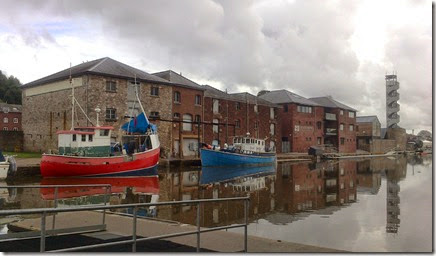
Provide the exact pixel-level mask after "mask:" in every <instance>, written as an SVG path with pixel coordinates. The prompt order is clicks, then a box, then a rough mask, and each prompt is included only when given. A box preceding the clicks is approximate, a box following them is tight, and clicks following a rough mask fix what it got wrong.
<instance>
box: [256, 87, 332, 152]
mask: <svg viewBox="0 0 436 256" xmlns="http://www.w3.org/2000/svg"><path fill="white" fill-rule="evenodd" d="M259 97H260V98H261V99H264V100H267V101H270V102H272V103H275V104H277V105H280V106H281V107H282V108H280V109H279V117H280V126H281V143H282V148H281V152H283V153H286V152H304V153H306V152H307V151H308V149H309V147H310V146H313V145H321V144H323V143H324V138H323V127H324V125H323V116H324V109H323V107H322V106H320V105H319V104H318V103H316V102H314V101H311V100H308V99H306V98H304V97H302V96H300V95H297V94H295V93H292V92H290V91H287V90H276V91H266V92H264V93H263V94H260V95H259Z"/></svg>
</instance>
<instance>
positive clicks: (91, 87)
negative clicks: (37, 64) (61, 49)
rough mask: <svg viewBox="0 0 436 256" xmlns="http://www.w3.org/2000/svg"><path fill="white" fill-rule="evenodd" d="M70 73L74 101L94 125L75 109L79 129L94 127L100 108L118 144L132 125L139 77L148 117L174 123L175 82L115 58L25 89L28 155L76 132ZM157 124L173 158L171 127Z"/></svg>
mask: <svg viewBox="0 0 436 256" xmlns="http://www.w3.org/2000/svg"><path fill="white" fill-rule="evenodd" d="M70 70H71V71H70ZM70 72H71V76H72V84H73V85H74V88H75V89H74V90H75V98H76V99H77V102H78V103H79V104H80V105H81V107H82V108H83V109H84V111H85V112H86V113H87V115H88V117H89V118H90V120H91V121H88V120H86V118H85V115H84V114H83V113H82V112H81V111H80V109H79V108H76V110H75V113H77V114H76V117H77V120H75V126H78V125H80V126H85V125H91V122H94V121H95V120H96V112H95V111H94V109H95V108H96V107H97V106H98V107H100V109H101V110H102V113H101V115H100V118H99V119H100V124H101V125H110V126H114V131H113V137H112V140H113V141H119V140H120V137H119V135H120V126H121V125H122V124H123V123H124V122H127V121H128V120H129V119H128V118H125V116H126V115H131V113H129V111H128V109H129V108H128V106H130V105H131V104H132V99H133V98H134V90H132V88H134V86H133V84H134V79H135V76H136V80H137V82H139V85H140V86H139V88H140V89H139V91H140V92H139V94H140V98H141V101H142V103H143V106H144V109H145V110H146V111H147V112H148V113H147V115H152V114H153V112H158V113H159V116H160V117H161V118H164V119H170V118H171V117H172V111H171V108H172V100H171V99H172V86H171V83H170V82H168V81H166V80H164V79H162V78H160V77H157V76H154V75H150V74H148V73H146V72H144V71H141V70H139V69H136V68H133V67H130V66H128V65H126V64H123V63H120V62H118V61H115V60H113V59H111V58H102V59H97V60H93V61H89V62H85V63H82V64H79V65H77V66H74V67H72V68H71V69H69V68H68V69H65V70H62V71H60V72H57V73H55V74H52V75H49V76H47V77H44V78H41V79H38V80H36V81H33V82H30V83H28V84H25V85H23V86H22V98H23V100H22V104H23V109H22V110H23V122H22V123H23V132H24V150H25V151H48V150H56V149H57V135H56V132H57V131H59V130H68V129H70V128H71V112H72V111H71V105H72V104H71V85H70V81H69V76H70ZM155 123H156V125H157V126H158V130H159V132H160V134H164V135H166V136H160V141H161V150H162V156H164V157H165V156H168V155H169V154H171V132H170V131H171V124H170V123H168V122H155ZM94 125H95V123H94Z"/></svg>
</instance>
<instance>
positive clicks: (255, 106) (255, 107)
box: [254, 105, 257, 113]
mask: <svg viewBox="0 0 436 256" xmlns="http://www.w3.org/2000/svg"><path fill="white" fill-rule="evenodd" d="M254 113H257V105H254Z"/></svg>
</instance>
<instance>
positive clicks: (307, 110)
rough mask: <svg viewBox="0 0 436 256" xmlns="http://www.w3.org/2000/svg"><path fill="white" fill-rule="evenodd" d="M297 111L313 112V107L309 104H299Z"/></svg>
mask: <svg viewBox="0 0 436 256" xmlns="http://www.w3.org/2000/svg"><path fill="white" fill-rule="evenodd" d="M297 111H298V112H301V113H312V107H309V106H298V107H297Z"/></svg>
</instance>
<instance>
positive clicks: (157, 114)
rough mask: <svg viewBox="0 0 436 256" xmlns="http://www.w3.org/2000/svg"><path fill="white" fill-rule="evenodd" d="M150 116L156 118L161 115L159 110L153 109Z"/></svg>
mask: <svg viewBox="0 0 436 256" xmlns="http://www.w3.org/2000/svg"><path fill="white" fill-rule="evenodd" d="M150 117H155V118H157V117H159V112H157V111H151V112H150Z"/></svg>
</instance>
